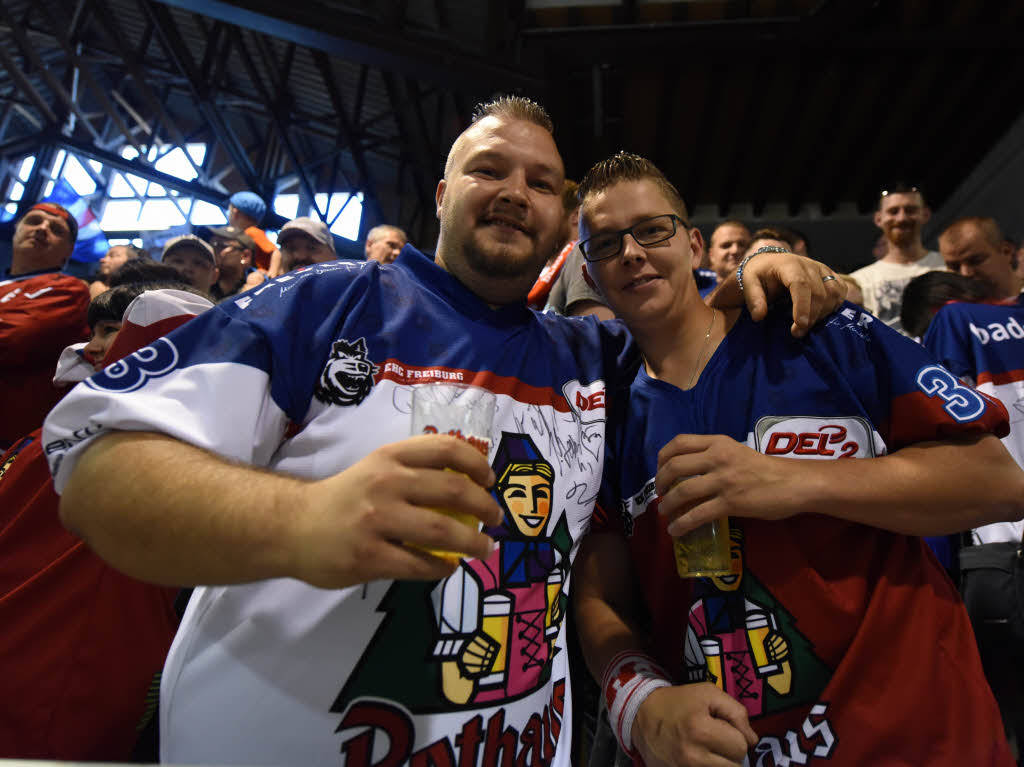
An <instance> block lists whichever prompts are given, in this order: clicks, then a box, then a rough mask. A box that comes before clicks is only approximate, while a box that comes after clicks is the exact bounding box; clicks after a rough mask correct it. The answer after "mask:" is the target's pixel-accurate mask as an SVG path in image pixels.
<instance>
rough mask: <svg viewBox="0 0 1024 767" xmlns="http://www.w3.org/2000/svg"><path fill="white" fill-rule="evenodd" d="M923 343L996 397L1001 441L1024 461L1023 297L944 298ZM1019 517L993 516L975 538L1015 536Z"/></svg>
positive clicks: (1023, 527) (1022, 528) (1021, 526)
mask: <svg viewBox="0 0 1024 767" xmlns="http://www.w3.org/2000/svg"><path fill="white" fill-rule="evenodd" d="M923 343H924V345H925V347H926V348H927V349H928V351H929V352H931V353H932V354H933V355H934V356H935V357H936V358H937V359H939V360H941V361H942V363H943V364H944V365H945V366H946V367H948V368H949V369H950V370H951V371H952V372H953V373H955V374H956V375H958V376H960V377H961V378H964V379H966V380H968V381H970V382H972V383H973V384H974V385H975V386H977V387H978V391H983V392H985V393H986V394H991V395H992V396H993V397H998V398H999V401H1000V402H1002V403H1003V405H1004V406H1005V407H1006V412H1007V413H1009V415H1010V433H1009V434H1008V435H1006V436H1005V437H1003V444H1004V445H1006V449H1007V450H1009V451H1010V455H1012V456H1013V459H1014V460H1015V461H1016V462H1017V465H1018V466H1021V467H1024V298H1017V299H1016V300H1015V301H1012V302H1009V303H1000V304H972V303H959V302H958V303H952V304H948V305H946V306H944V307H942V308H941V309H939V311H938V312H937V313H936V315H935V317H934V319H933V320H932V322H931V324H930V325H929V326H928V332H926V333H925V336H924V340H923ZM1022 533H1024V522H997V523H995V524H992V525H983V526H982V527H979V528H978V529H976V530H975V531H974V532H973V536H974V542H975V543H978V544H980V543H998V542H1000V541H1019V540H1020V539H1021V534H1022Z"/></svg>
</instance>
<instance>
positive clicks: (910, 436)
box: [881, 391, 1010, 452]
mask: <svg viewBox="0 0 1024 767" xmlns="http://www.w3.org/2000/svg"><path fill="white" fill-rule="evenodd" d="M978 394H980V395H981V396H982V397H983V398H984V400H985V402H986V404H987V405H988V407H986V408H985V410H984V412H983V413H982V414H981V415H979V416H978V417H977V418H975V419H973V420H971V421H966V422H964V423H960V422H957V421H956V420H954V419H953V418H952V417H951V416H950V415H949V413H948V412H947V411H946V410H945V405H946V402H945V401H944V400H942V399H941V398H939V397H929V396H928V395H927V394H925V393H924V392H920V391H912V392H910V393H909V394H901V395H900V396H898V397H895V398H894V399H893V401H892V409H891V410H890V414H889V421H888V422H887V423H885V424H883V425H882V429H881V434H882V436H883V438H884V439H885V443H886V445H887V446H888V448H889V451H890V452H892V451H893V450H898V449H899V448H901V447H904V446H905V445H909V444H911V443H913V442H924V441H927V440H932V439H949V438H950V437H956V436H957V435H963V434H978V433H981V432H992V433H994V434H995V435H996V436H997V437H1005V436H1006V435H1007V434H1009V433H1010V416H1009V415H1008V414H1007V412H1006V408H1005V407H1003V404H1002V403H1001V402H999V401H998V400H996V399H994V398H992V397H989V396H987V395H985V394H984V393H983V392H978Z"/></svg>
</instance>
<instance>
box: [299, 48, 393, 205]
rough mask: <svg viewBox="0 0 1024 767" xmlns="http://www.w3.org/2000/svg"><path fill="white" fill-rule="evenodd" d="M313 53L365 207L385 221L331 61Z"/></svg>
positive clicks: (324, 55)
mask: <svg viewBox="0 0 1024 767" xmlns="http://www.w3.org/2000/svg"><path fill="white" fill-rule="evenodd" d="M312 54H313V63H314V64H315V65H316V68H317V69H318V70H319V72H320V79H321V80H323V83H324V88H325V89H326V90H327V96H328V98H330V100H331V105H332V106H333V107H334V114H335V117H336V122H337V126H338V143H339V144H340V145H341V146H347V147H348V148H349V152H350V153H351V155H352V162H353V163H354V164H355V166H356V171H357V173H358V174H359V175H358V178H357V181H358V183H359V186H360V187H361V188H362V190H363V209H364V210H366V209H367V208H369V209H370V213H371V215H372V216H373V217H374V218H376V219H377V220H378V221H383V220H384V215H383V211H382V210H381V207H380V199H379V195H378V194H377V186H376V184H375V183H374V181H373V175H372V174H371V173H370V168H369V165H367V162H366V157H365V156H364V154H363V150H362V147H361V146H360V145H359V140H358V138H357V136H356V135H355V134H354V133H353V130H352V124H351V122H349V118H348V114H347V112H346V110H345V103H344V100H343V99H342V97H341V91H340V90H339V89H338V84H337V82H336V81H335V79H334V74H333V72H332V71H331V62H330V60H329V59H328V58H327V55H326V54H325V53H322V52H320V51H312ZM365 73H366V68H365V67H364V68H363V74H365ZM364 85H365V82H364Z"/></svg>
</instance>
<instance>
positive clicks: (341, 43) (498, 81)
mask: <svg viewBox="0 0 1024 767" xmlns="http://www.w3.org/2000/svg"><path fill="white" fill-rule="evenodd" d="M155 1H156V2H160V3H163V4H164V5H168V6H171V7H174V8H181V9H183V10H187V11H193V12H195V13H201V14H203V15H204V16H208V17H210V18H214V19H219V20H221V21H225V22H227V23H229V24H234V25H236V26H239V27H243V28H246V29H251V30H253V31H255V32H262V33H264V34H268V35H271V36H272V37H276V38H278V39H281V40H288V41H290V42H293V43H298V44H299V45H302V46H304V47H306V48H311V49H315V50H320V51H323V52H324V53H327V54H329V55H331V56H337V57H339V58H342V59H345V60H346V61H353V62H356V63H360V64H367V65H369V66H371V67H375V68H379V69H382V70H384V71H387V72H393V73H401V74H403V75H406V76H411V77H416V78H417V79H420V80H425V81H429V82H432V83H435V84H437V85H440V86H442V87H446V88H468V89H470V90H483V91H491V90H494V89H495V88H507V89H516V88H521V89H527V90H531V91H534V92H538V91H540V92H542V91H543V90H544V82H543V80H540V79H538V78H536V77H534V76H531V75H530V74H528V73H526V72H525V71H523V70H521V69H517V68H514V67H508V66H504V65H501V64H498V63H496V62H493V61H489V60H487V59H484V58H481V57H478V56H472V55H468V54H459V53H457V52H455V51H454V50H453V46H452V41H446V42H443V43H434V44H431V43H423V42H419V41H416V40H412V39H410V38H408V37H406V36H403V35H396V34H394V33H389V32H386V31H382V30H381V27H380V26H379V25H369V24H366V23H360V22H359V21H357V20H355V19H351V18H343V17H339V18H337V19H335V20H329V19H327V18H324V16H323V14H322V13H320V12H319V9H305V10H304V9H303V8H302V6H301V4H296V3H293V4H292V5H291V6H290V7H287V8H286V7H283V6H282V4H281V3H276V2H263V3H253V2H249V3H246V5H245V6H242V5H240V4H235V3H230V2H222V0H155ZM254 6H257V7H260V8H262V9H263V10H256V9H255V8H254Z"/></svg>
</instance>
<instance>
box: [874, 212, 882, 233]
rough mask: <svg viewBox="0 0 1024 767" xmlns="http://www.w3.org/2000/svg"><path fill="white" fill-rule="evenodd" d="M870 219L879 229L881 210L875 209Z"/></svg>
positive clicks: (880, 225) (880, 226)
mask: <svg viewBox="0 0 1024 767" xmlns="http://www.w3.org/2000/svg"><path fill="white" fill-rule="evenodd" d="M872 221H874V222H875V226H877V227H878V228H879V229H881V228H882V211H880V210H876V211H875V215H874V216H872Z"/></svg>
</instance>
